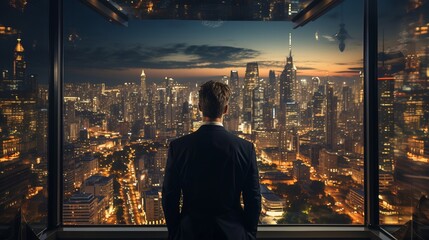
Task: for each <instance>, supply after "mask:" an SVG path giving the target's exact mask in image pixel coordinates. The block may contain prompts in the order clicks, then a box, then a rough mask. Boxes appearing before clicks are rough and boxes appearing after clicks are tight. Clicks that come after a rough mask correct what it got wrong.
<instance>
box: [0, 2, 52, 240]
mask: <svg viewBox="0 0 429 240" xmlns="http://www.w3.org/2000/svg"><path fill="white" fill-rule="evenodd" d="M47 12H48V1H47V0H46V1H45V0H43V1H31V2H27V1H18V0H16V1H1V3H0V71H1V76H0V228H1V230H0V239H18V238H17V237H18V235H17V234H18V231H19V226H20V224H21V223H23V224H24V226H27V225H26V224H29V226H30V227H31V229H32V230H33V231H34V232H35V233H39V232H40V231H41V230H43V229H44V228H46V218H47V188H46V186H47V127H48V125H47V124H48V122H47V120H48V119H47V117H48V111H47V110H48V86H47V84H48V78H49V55H48V40H49V35H48V31H49V29H48V26H49V24H48V14H47Z"/></svg>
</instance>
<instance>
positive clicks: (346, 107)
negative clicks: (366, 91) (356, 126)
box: [341, 84, 353, 112]
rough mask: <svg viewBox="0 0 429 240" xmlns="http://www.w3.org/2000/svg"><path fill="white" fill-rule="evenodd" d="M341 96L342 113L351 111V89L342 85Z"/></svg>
mask: <svg viewBox="0 0 429 240" xmlns="http://www.w3.org/2000/svg"><path fill="white" fill-rule="evenodd" d="M342 94H343V96H342V101H341V109H342V111H344V112H348V111H350V110H351V108H352V104H353V97H352V89H351V88H350V87H349V86H347V85H346V84H344V85H343V89H342Z"/></svg>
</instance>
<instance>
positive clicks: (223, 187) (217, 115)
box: [162, 81, 261, 240]
mask: <svg viewBox="0 0 429 240" xmlns="http://www.w3.org/2000/svg"><path fill="white" fill-rule="evenodd" d="M230 95H231V92H230V89H229V87H228V85H226V84H223V83H220V82H214V81H209V82H206V83H204V84H203V85H202V86H201V88H200V91H199V105H198V107H199V109H200V111H202V112H203V125H202V126H201V127H200V128H199V129H198V130H197V131H196V132H194V133H192V134H189V135H187V136H184V137H181V138H179V139H176V140H174V141H172V142H171V143H170V147H169V150H168V159H167V166H166V169H165V178H164V185H163V188H162V194H163V195H162V206H163V208H164V214H165V219H166V221H167V228H168V234H169V239H183V240H193V239H198V240H209V239H213V240H218V239H231V240H241V239H243V240H244V239H255V238H256V231H257V226H258V219H259V214H260V211H261V195H260V186H259V175H258V169H257V165H256V154H255V149H254V146H253V144H252V143H250V142H248V141H246V140H243V139H241V138H239V137H236V136H234V135H233V134H231V133H229V132H228V131H227V130H225V128H224V127H223V125H222V119H223V115H224V114H226V112H227V110H228V99H229V96H230ZM181 195H182V200H183V206H182V207H180V197H181ZM241 195H242V197H243V203H244V209H243V208H242V207H241V203H240V197H241Z"/></svg>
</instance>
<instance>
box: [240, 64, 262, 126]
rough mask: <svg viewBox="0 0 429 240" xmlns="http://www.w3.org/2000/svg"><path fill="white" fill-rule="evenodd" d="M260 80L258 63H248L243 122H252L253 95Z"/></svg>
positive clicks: (245, 79) (245, 77)
mask: <svg viewBox="0 0 429 240" xmlns="http://www.w3.org/2000/svg"><path fill="white" fill-rule="evenodd" d="M258 80H259V68H258V63H257V62H251V63H247V66H246V74H245V76H244V93H243V121H244V122H247V123H251V122H252V102H253V101H252V95H253V89H255V87H256V85H257V83H258Z"/></svg>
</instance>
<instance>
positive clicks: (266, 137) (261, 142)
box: [252, 130, 279, 149]
mask: <svg viewBox="0 0 429 240" xmlns="http://www.w3.org/2000/svg"><path fill="white" fill-rule="evenodd" d="M252 134H253V135H254V139H255V141H254V142H255V144H256V146H257V148H259V149H265V148H274V147H277V146H278V144H279V138H278V137H279V134H278V131H276V130H263V131H258V130H256V131H253V132H252Z"/></svg>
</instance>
